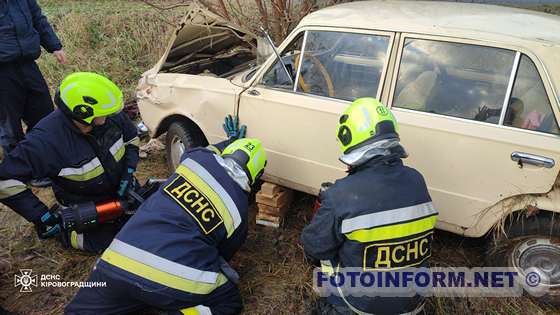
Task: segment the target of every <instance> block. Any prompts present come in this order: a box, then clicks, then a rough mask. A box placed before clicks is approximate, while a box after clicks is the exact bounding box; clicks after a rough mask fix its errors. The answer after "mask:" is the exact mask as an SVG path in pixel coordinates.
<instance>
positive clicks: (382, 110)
mask: <svg viewBox="0 0 560 315" xmlns="http://www.w3.org/2000/svg"><path fill="white" fill-rule="evenodd" d="M337 129H338V134H337V140H338V143H339V146H340V149H341V151H342V152H343V155H342V157H341V158H340V161H341V162H343V163H344V164H346V165H348V166H349V172H348V176H346V177H345V178H342V179H339V180H337V181H336V182H335V183H334V184H333V185H331V186H330V188H328V189H326V190H324V191H323V192H322V193H321V194H320V195H319V199H320V200H321V207H320V208H319V211H318V212H317V215H316V216H315V217H314V218H313V220H312V221H311V223H310V224H309V225H308V226H306V227H305V229H304V230H303V234H302V237H301V239H302V243H303V247H304V250H305V253H306V254H307V256H308V257H309V258H311V259H312V260H315V261H320V263H321V269H322V270H323V272H325V273H327V274H333V271H334V270H339V268H360V269H361V270H364V271H366V270H368V271H372V270H375V271H388V270H399V269H403V268H408V267H427V266H428V259H429V258H430V256H431V243H432V239H433V230H434V226H435V223H436V220H437V215H438V212H437V211H436V209H435V208H434V206H433V205H432V199H431V198H430V195H429V193H428V188H427V187H426V182H425V181H424V178H423V177H422V175H421V174H420V173H419V172H418V171H416V170H415V169H413V168H410V167H407V166H404V165H403V162H402V158H404V157H406V156H407V155H406V152H405V150H404V148H403V147H402V146H401V145H400V139H399V136H398V134H397V122H396V120H395V117H393V114H392V113H391V111H390V110H389V109H388V108H387V107H385V106H384V105H383V104H381V103H380V102H379V101H378V100H376V99H373V98H369V97H365V98H360V99H357V100H356V101H354V102H353V103H352V105H350V106H349V107H348V108H347V109H346V111H344V113H342V116H340V120H339V123H338V128H337ZM388 253H390V255H389V254H388ZM372 289H373V290H375V288H372ZM337 293H338V294H337V295H330V296H329V297H328V298H326V299H320V300H319V303H318V305H317V306H318V307H317V308H318V309H317V311H318V313H320V314H330V315H340V314H342V315H351V314H359V315H364V314H383V315H389V314H391V315H396V314H400V315H405V314H406V315H416V314H421V313H422V312H423V305H424V300H423V298H422V297H421V296H419V295H415V296H412V297H380V296H375V295H374V296H356V295H352V294H347V293H346V292H344V289H339V292H337Z"/></svg>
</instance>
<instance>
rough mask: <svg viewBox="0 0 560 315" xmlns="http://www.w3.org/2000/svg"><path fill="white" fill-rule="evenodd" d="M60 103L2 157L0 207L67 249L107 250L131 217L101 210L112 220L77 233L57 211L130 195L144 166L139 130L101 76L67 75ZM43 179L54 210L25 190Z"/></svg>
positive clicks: (57, 98)
mask: <svg viewBox="0 0 560 315" xmlns="http://www.w3.org/2000/svg"><path fill="white" fill-rule="evenodd" d="M55 103H56V105H57V107H58V108H57V109H56V110H55V111H54V112H52V113H50V114H49V115H48V116H46V117H45V118H43V119H42V120H41V121H39V123H37V124H36V125H35V127H33V129H32V130H31V131H30V132H28V133H27V135H26V136H25V139H24V140H22V141H20V142H19V143H18V144H17V145H16V146H15V148H14V149H12V150H11V151H10V152H8V153H7V154H5V155H4V159H3V161H2V163H1V164H0V202H2V203H3V204H5V205H7V206H8V207H10V208H11V209H12V210H14V211H16V212H17V213H18V214H20V215H21V216H22V217H24V218H25V219H26V220H27V221H29V222H32V223H33V224H34V225H35V228H36V230H37V234H38V236H39V238H50V237H54V236H58V237H59V239H60V240H61V241H62V242H63V244H64V245H65V246H67V247H69V246H70V245H71V246H72V247H74V248H76V249H81V250H85V251H89V252H95V253H97V252H101V251H103V250H104V249H105V248H106V247H107V246H108V245H109V244H110V242H111V240H112V239H113V237H114V236H115V235H116V234H117V232H118V231H119V229H120V228H121V227H122V224H123V223H124V219H125V218H124V217H120V218H118V216H115V215H114V213H111V212H110V211H103V215H102V216H104V218H102V219H107V221H110V222H108V223H107V224H100V225H98V226H95V228H93V229H91V230H89V231H88V232H84V233H78V232H76V231H75V230H73V229H61V226H62V218H61V216H60V215H59V213H60V211H59V210H61V209H62V208H64V209H66V210H70V208H69V207H71V206H72V205H76V204H84V203H91V204H94V203H98V202H106V201H108V200H116V199H118V198H120V197H123V196H124V195H125V192H126V191H127V190H128V189H130V188H131V187H132V186H133V183H134V176H133V173H134V172H135V170H136V165H137V164H138V152H139V148H138V145H139V142H140V140H139V138H138V136H137V130H136V127H135V126H134V125H133V124H132V122H131V121H130V119H129V118H128V117H127V116H126V115H125V114H124V113H123V112H122V111H121V110H122V108H123V95H122V92H121V90H120V89H119V88H118V87H117V85H115V84H114V83H113V82H112V81H111V80H109V79H108V78H106V77H103V76H101V75H98V74H95V73H89V72H78V73H73V74H71V75H69V76H67V77H66V78H64V80H62V83H61V85H60V87H59V89H58V91H57V92H56V96H55ZM42 178H49V179H51V180H52V188H53V191H54V194H55V197H56V200H57V202H58V204H57V205H55V206H54V207H53V208H51V209H50V210H49V208H48V207H47V206H46V205H45V204H44V203H43V202H41V201H40V200H39V199H38V198H37V196H35V195H34V194H33V192H32V191H31V190H30V189H28V188H27V185H26V184H27V183H28V182H30V181H31V180H33V179H42ZM100 209H102V208H100ZM93 211H94V212H95V209H94V210H93ZM65 213H68V214H71V211H65ZM68 219H69V220H67V223H68V225H70V226H71V225H72V224H71V223H70V221H71V220H70V218H68Z"/></svg>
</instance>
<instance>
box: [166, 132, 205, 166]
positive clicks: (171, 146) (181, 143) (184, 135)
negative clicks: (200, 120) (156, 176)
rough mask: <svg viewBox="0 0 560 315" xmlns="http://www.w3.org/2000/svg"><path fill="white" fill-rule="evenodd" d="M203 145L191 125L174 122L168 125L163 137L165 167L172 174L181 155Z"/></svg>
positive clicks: (198, 133)
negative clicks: (165, 158)
mask: <svg viewBox="0 0 560 315" xmlns="http://www.w3.org/2000/svg"><path fill="white" fill-rule="evenodd" d="M202 145H204V141H203V137H202V135H200V132H198V130H197V129H196V128H193V126H191V124H189V123H187V122H183V121H176V122H173V123H171V125H169V128H168V129H167V135H166V137H165V152H166V157H167V167H168V169H169V172H171V173H173V172H174V171H175V169H176V168H177V166H178V165H179V163H180V161H181V160H180V158H181V156H182V155H183V153H184V152H185V151H186V150H187V149H190V148H195V147H198V146H202Z"/></svg>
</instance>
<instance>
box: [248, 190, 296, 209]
mask: <svg viewBox="0 0 560 315" xmlns="http://www.w3.org/2000/svg"><path fill="white" fill-rule="evenodd" d="M293 195H294V194H293V192H292V191H291V190H289V189H282V190H281V191H279V192H277V193H276V194H274V195H272V196H269V195H266V194H262V193H261V192H258V193H257V195H256V199H257V203H259V204H264V205H267V206H271V207H277V208H282V207H284V206H286V205H289V204H290V203H291V202H292V197H293Z"/></svg>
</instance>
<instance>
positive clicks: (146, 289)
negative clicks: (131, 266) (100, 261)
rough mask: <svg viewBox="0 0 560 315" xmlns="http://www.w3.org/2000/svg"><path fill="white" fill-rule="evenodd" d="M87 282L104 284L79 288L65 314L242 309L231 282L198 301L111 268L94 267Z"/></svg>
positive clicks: (227, 313) (228, 311)
mask: <svg viewBox="0 0 560 315" xmlns="http://www.w3.org/2000/svg"><path fill="white" fill-rule="evenodd" d="M87 282H105V283H106V284H107V286H106V287H92V288H81V289H80V290H79V291H78V293H77V294H76V296H74V298H73V299H72V301H71V302H70V304H68V306H66V309H65V310H64V314H66V315H110V314H138V312H139V311H142V310H149V309H158V310H161V311H167V312H168V313H167V314H170V315H171V314H173V315H175V314H182V313H181V312H180V310H182V309H185V308H189V307H195V306H197V305H199V304H202V305H204V306H206V307H208V308H210V311H211V312H212V314H213V315H216V314H218V315H230V314H231V315H234V314H239V313H240V312H241V310H242V308H243V303H242V300H241V295H240V293H239V289H238V288H237V285H235V284H233V283H232V282H231V281H228V282H226V283H225V284H223V285H222V286H220V287H218V288H217V289H215V290H214V291H213V292H212V293H210V294H208V295H206V296H205V297H204V298H203V300H204V301H203V302H201V299H200V296H198V297H197V298H196V301H195V300H193V299H189V298H188V297H187V295H188V294H187V295H178V294H174V292H175V290H174V289H171V288H168V287H165V286H162V285H158V284H155V283H154V284H147V283H142V284H141V283H136V282H133V281H130V280H127V279H123V278H122V277H120V276H119V275H115V274H114V273H112V272H111V271H110V270H105V269H102V268H96V269H95V270H94V271H93V272H92V273H91V275H90V276H89V278H88V280H87Z"/></svg>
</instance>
